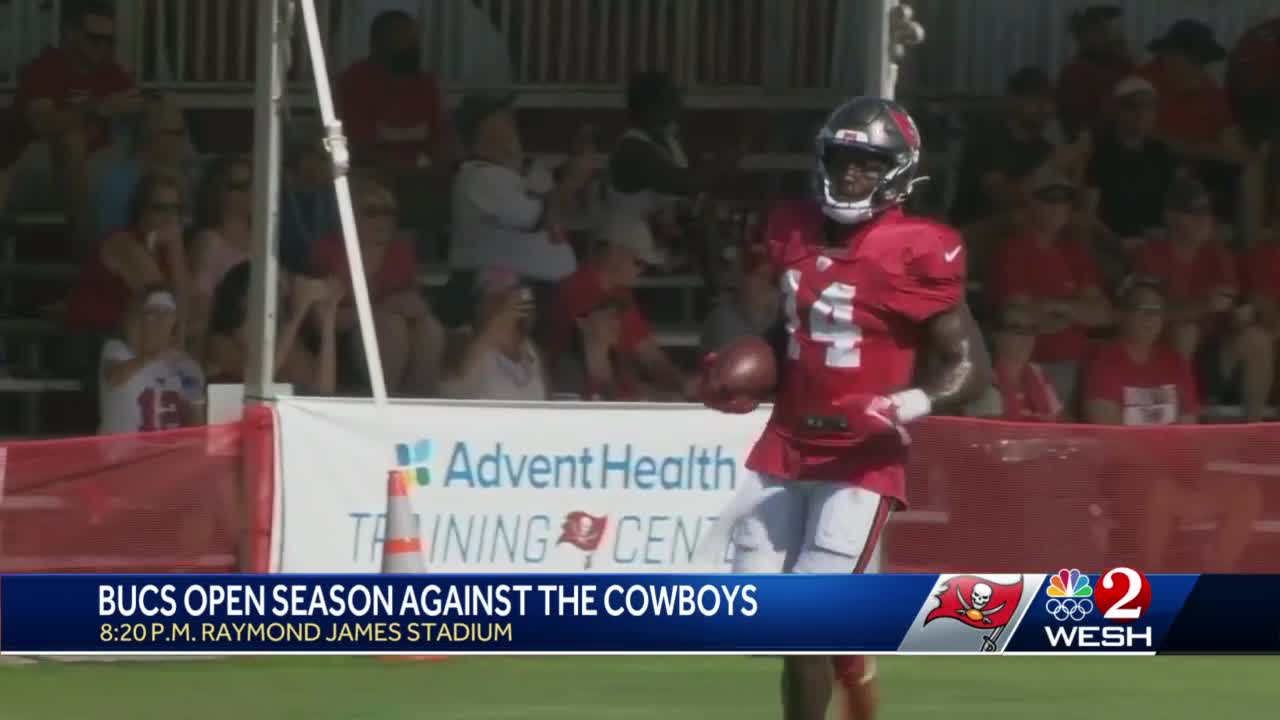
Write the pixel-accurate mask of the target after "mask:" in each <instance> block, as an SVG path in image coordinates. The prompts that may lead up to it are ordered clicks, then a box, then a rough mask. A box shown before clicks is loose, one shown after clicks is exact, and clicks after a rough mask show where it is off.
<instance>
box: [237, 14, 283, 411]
mask: <svg viewBox="0 0 1280 720" xmlns="http://www.w3.org/2000/svg"><path fill="white" fill-rule="evenodd" d="M280 19H281V18H280V3H279V2H278V1H277V0H263V2H259V3H258V38H257V40H258V45H257V57H258V61H257V70H256V78H255V85H254V102H253V105H254V127H253V148H254V153H253V166H254V174H255V175H256V176H257V181H256V183H255V185H256V186H257V192H256V193H255V195H254V198H253V239H254V253H253V264H252V272H251V274H250V277H251V280H250V283H249V305H248V307H250V308H252V311H253V313H252V317H251V318H250V322H251V323H252V325H251V333H250V335H249V337H250V339H251V344H250V347H249V367H248V371H247V372H246V373H245V394H246V396H247V397H248V398H249V399H251V400H263V399H270V398H271V396H272V395H271V392H272V388H273V387H274V385H273V381H274V380H275V357H276V288H277V287H278V286H279V280H278V271H277V267H276V229H277V227H278V224H277V219H278V215H279V206H278V205H279V199H280V105H279V103H280V99H281V95H282V92H283V85H284V83H283V77H282V75H283V73H282V72H281V70H282V67H281V65H282V64H281V61H280V53H279V46H280V45H281V44H282V43H286V42H288V40H289V39H288V37H283V35H285V33H286V28H285V27H284V25H283V23H281V22H280Z"/></svg>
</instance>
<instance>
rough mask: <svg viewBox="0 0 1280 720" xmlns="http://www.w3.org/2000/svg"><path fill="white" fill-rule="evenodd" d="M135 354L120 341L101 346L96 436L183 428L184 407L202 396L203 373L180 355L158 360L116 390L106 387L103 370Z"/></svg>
mask: <svg viewBox="0 0 1280 720" xmlns="http://www.w3.org/2000/svg"><path fill="white" fill-rule="evenodd" d="M134 357H136V355H135V354H134V352H133V350H131V349H129V346H128V345H126V344H125V343H124V342H123V341H122V340H116V339H112V340H108V341H107V342H106V344H105V345H103V346H102V360H101V362H100V363H99V365H98V381H99V383H100V384H99V388H100V390H99V400H98V407H99V408H100V411H101V412H100V414H101V416H102V422H101V424H100V425H99V427H98V434H100V435H108V434H115V433H136V432H146V431H150V430H168V429H171V428H177V427H182V420H183V408H184V407H185V406H186V405H188V404H191V403H193V402H198V401H200V400H201V399H203V397H204V373H202V372H201V371H200V367H199V366H198V365H197V364H196V362H195V361H194V360H192V359H191V356H189V355H187V354H186V353H179V354H177V355H175V356H174V358H172V359H169V360H157V361H155V362H153V363H151V364H150V365H148V366H146V367H145V368H143V369H142V370H140V371H138V372H137V373H135V374H134V376H133V377H131V378H129V380H128V381H127V382H125V383H124V384H122V385H118V386H116V387H108V386H107V380H106V368H107V366H108V365H115V364H117V363H121V362H127V361H129V360H132V359H133V358H134Z"/></svg>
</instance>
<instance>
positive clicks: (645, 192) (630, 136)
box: [607, 70, 747, 287]
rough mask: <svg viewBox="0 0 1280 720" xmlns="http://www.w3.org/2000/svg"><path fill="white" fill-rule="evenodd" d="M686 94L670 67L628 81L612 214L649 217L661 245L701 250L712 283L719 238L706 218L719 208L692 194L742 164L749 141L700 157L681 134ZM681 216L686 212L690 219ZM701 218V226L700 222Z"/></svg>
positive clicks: (612, 169)
mask: <svg viewBox="0 0 1280 720" xmlns="http://www.w3.org/2000/svg"><path fill="white" fill-rule="evenodd" d="M682 110H683V98H682V94H681V92H680V89H679V88H678V87H677V86H676V84H675V80H674V79H673V78H672V77H671V75H670V74H669V73H666V72H662V71H657V70H653V71H646V72H640V73H636V74H635V75H632V76H631V78H630V80H629V81H628V82H627V129H626V130H625V131H624V132H623V133H622V137H620V138H619V139H618V142H617V144H616V145H615V146H614V148H613V152H612V154H611V156H610V158H609V193H608V203H607V206H608V209H609V213H610V214H611V215H613V216H617V217H627V218H632V219H636V220H641V221H644V222H647V223H649V224H650V226H651V227H652V228H653V231H654V233H655V234H656V236H657V237H658V238H659V241H660V244H662V245H663V246H664V247H667V248H668V249H671V250H673V251H677V252H684V251H691V254H694V253H700V264H701V266H702V272H703V275H704V276H705V279H706V280H707V281H708V283H709V285H708V286H709V287H714V286H715V282H716V280H717V278H718V274H717V273H716V272H715V271H714V267H713V265H714V264H715V263H716V262H717V261H718V259H719V257H718V253H717V252H716V243H715V242H714V238H711V237H709V233H710V232H711V230H710V225H709V223H707V222H706V220H707V218H706V217H704V215H705V214H706V213H710V212H712V211H713V209H714V204H713V203H710V202H703V203H697V202H695V200H696V199H697V198H698V197H700V196H702V197H706V195H705V194H706V193H709V192H710V191H711V190H713V189H714V188H715V187H716V185H717V184H719V183H720V182H721V181H723V180H724V179H725V178H726V177H727V176H728V175H729V174H731V173H732V172H733V171H735V170H736V169H737V168H738V165H739V164H740V163H741V160H742V158H743V156H744V155H745V154H746V145H747V140H746V139H745V138H743V139H741V140H740V141H739V142H738V143H737V144H736V146H735V147H733V148H731V149H729V150H728V151H725V152H722V153H720V154H718V155H713V156H709V157H707V158H706V159H705V160H704V161H702V162H695V161H693V159H692V158H690V156H689V154H688V153H687V152H686V150H685V147H684V145H683V143H682V142H681V140H680V136H679V125H678V123H679V119H680V114H681V112H682ZM682 215H688V216H689V217H688V218H687V222H684V221H682ZM695 225H696V228H695Z"/></svg>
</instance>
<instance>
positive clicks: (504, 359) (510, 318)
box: [440, 270, 548, 401]
mask: <svg viewBox="0 0 1280 720" xmlns="http://www.w3.org/2000/svg"><path fill="white" fill-rule="evenodd" d="M475 294H476V298H475V301H474V302H475V306H476V310H475V318H476V320H475V325H474V327H472V328H468V329H465V330H462V331H460V332H457V333H455V334H454V337H453V338H451V341H450V347H449V352H448V355H447V356H446V359H445V364H444V371H443V378H442V379H441V381H440V395H441V396H442V397H446V398H455V399H459V400H503V401H535V400H546V399H547V397H548V394H547V386H548V378H547V373H546V369H545V366H544V365H543V362H542V354H541V353H540V352H539V351H538V348H537V346H535V345H534V343H533V341H532V340H531V339H530V333H531V332H532V330H533V317H534V311H535V308H534V305H533V302H534V301H533V292H532V291H531V290H530V289H529V288H527V287H525V286H524V285H522V284H521V283H520V279H519V278H518V277H517V276H516V275H515V274H514V273H511V272H507V271H503V270H483V271H481V272H479V273H476V289H475Z"/></svg>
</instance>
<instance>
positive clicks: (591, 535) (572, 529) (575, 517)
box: [556, 510, 609, 552]
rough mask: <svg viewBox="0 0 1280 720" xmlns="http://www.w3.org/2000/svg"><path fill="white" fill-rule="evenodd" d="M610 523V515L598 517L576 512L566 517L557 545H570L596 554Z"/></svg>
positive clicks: (579, 511)
mask: <svg viewBox="0 0 1280 720" xmlns="http://www.w3.org/2000/svg"><path fill="white" fill-rule="evenodd" d="M608 523H609V516H608V515H602V516H600V517H596V516H595V515H592V514H590V513H584V512H582V511H581V510H574V511H573V512H571V513H569V514H568V515H565V516H564V524H563V525H561V526H560V539H559V540H557V541H556V544H557V545H559V544H561V543H569V544H570V545H572V546H574V547H576V548H578V549H579V550H585V551H587V552H594V551H595V550H596V548H598V547H600V541H601V540H603V539H604V528H605V526H606V525H608Z"/></svg>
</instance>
